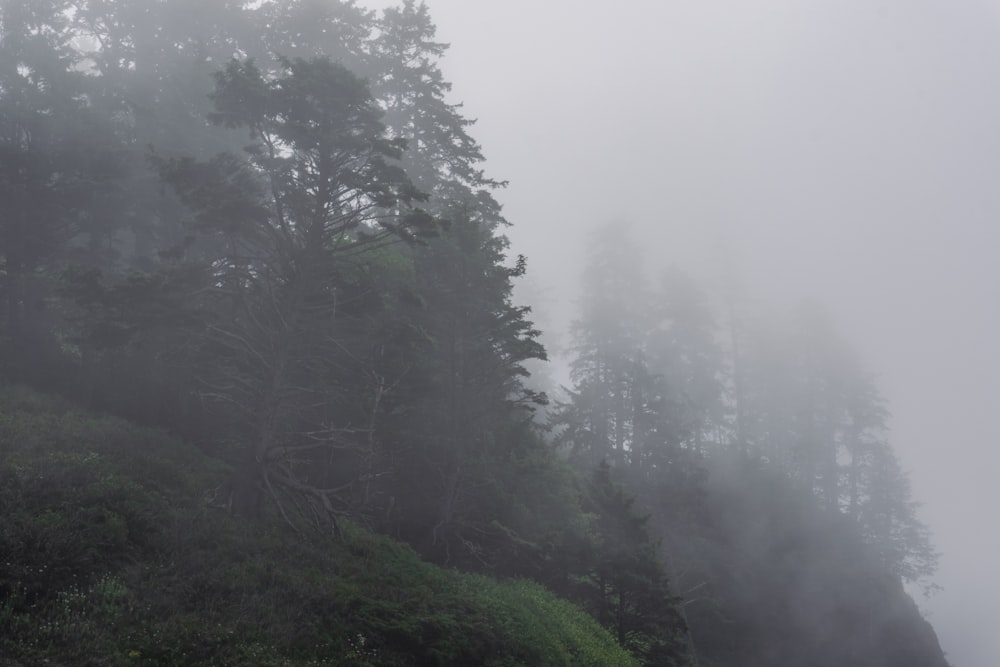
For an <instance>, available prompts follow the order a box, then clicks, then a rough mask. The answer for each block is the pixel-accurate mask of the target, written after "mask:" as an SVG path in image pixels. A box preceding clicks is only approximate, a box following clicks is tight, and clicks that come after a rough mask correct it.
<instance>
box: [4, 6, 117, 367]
mask: <svg viewBox="0 0 1000 667" xmlns="http://www.w3.org/2000/svg"><path fill="white" fill-rule="evenodd" d="M67 11H68V7H67V4H66V3H64V2H37V3H7V4H5V5H4V6H3V8H2V9H0V56H2V57H0V300H2V303H3V313H2V316H0V317H2V319H0V335H2V336H3V337H4V338H5V339H6V341H5V342H6V343H7V345H6V350H5V351H6V352H8V353H9V354H7V355H5V356H6V357H7V362H8V363H11V364H14V365H16V366H20V365H22V364H23V366H24V368H23V369H24V370H26V369H31V368H32V366H34V371H33V372H35V373H37V372H38V366H37V364H38V363H39V361H40V358H39V354H41V353H42V350H41V348H44V347H46V346H47V347H48V348H49V349H50V350H55V349H58V344H59V343H58V341H57V340H55V338H54V335H53V334H54V333H55V332H57V330H58V327H57V324H59V323H60V322H59V316H58V313H57V312H56V311H57V309H56V308H54V304H53V300H54V299H53V297H54V286H55V284H56V279H57V276H58V271H59V269H60V268H61V267H62V266H63V265H65V263H66V262H68V261H70V260H71V259H73V258H75V257H76V256H79V255H82V254H86V253H87V252H88V250H94V248H93V247H92V246H93V244H92V243H90V242H88V236H89V237H90V241H93V240H94V239H96V238H98V232H97V229H98V228H99V227H100V226H101V224H102V223H103V222H104V220H103V217H102V216H101V213H102V206H101V200H102V199H103V198H108V197H111V198H113V191H114V186H113V184H112V180H113V179H114V178H116V177H118V176H120V175H121V173H122V166H123V165H122V161H121V159H120V148H121V144H120V142H119V141H118V137H117V136H116V134H115V131H114V129H115V128H114V127H113V125H112V123H111V122H110V121H109V120H108V119H106V118H103V117H102V116H101V114H100V113H98V112H97V111H96V110H95V108H94V106H93V102H94V99H95V92H96V88H95V86H94V85H93V82H92V81H91V80H90V79H89V78H88V77H86V76H85V75H84V74H83V73H82V72H81V71H79V69H80V65H81V59H80V56H79V54H77V53H76V52H75V51H74V50H73V48H72V45H71V38H72V34H71V33H70V32H69V31H68V28H67V23H68V19H67V18H66V12H67Z"/></svg>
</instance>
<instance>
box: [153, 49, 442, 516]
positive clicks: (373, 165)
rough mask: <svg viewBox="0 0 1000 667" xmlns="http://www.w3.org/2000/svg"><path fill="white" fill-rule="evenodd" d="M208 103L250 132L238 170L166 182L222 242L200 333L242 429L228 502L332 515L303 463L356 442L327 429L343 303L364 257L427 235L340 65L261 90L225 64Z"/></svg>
mask: <svg viewBox="0 0 1000 667" xmlns="http://www.w3.org/2000/svg"><path fill="white" fill-rule="evenodd" d="M214 101H215V105H216V109H217V111H216V112H215V114H214V115H213V116H212V118H213V120H214V121H215V122H217V123H220V124H225V125H227V126H229V127H245V128H248V129H249V132H250V137H251V140H252V141H253V143H252V144H251V145H250V146H249V147H248V149H247V159H246V160H245V161H243V160H239V159H236V158H235V157H233V156H229V155H220V156H219V157H217V158H214V159H213V160H211V161H209V162H204V163H199V162H195V161H192V160H172V161H168V162H165V163H164V164H163V165H162V169H163V173H164V175H165V177H166V178H167V179H168V180H169V181H170V182H171V183H172V184H173V185H174V187H175V189H176V190H177V192H178V193H179V194H180V195H181V197H182V198H183V199H184V200H185V201H186V202H187V203H188V205H189V206H191V207H192V208H193V209H194V210H195V212H196V214H197V217H198V220H199V221H200V224H201V225H202V226H203V227H205V228H207V229H208V230H210V231H211V232H212V233H215V234H219V235H222V236H224V237H227V238H228V239H229V241H230V242H229V244H228V248H229V252H228V254H227V255H225V256H224V257H220V258H219V259H217V260H216V261H215V262H213V264H212V265H211V266H210V267H209V268H210V271H211V275H212V277H211V279H210V282H209V284H208V285H206V286H205V288H204V289H205V291H206V296H207V298H209V299H210V300H211V302H212V304H213V309H214V311H215V312H216V313H220V314H221V315H222V316H221V317H219V318H217V319H215V320H213V321H211V322H209V323H207V326H206V328H205V332H206V333H205V336H204V346H203V349H204V351H205V352H206V353H207V355H208V356H207V359H206V360H208V359H210V360H211V361H208V362H207V365H206V366H205V372H204V373H203V374H202V379H203V381H204V382H205V384H206V387H207V388H208V395H210V396H213V397H215V398H217V399H219V400H221V401H223V402H224V403H226V404H228V405H229V406H231V407H232V408H234V409H235V410H236V413H237V414H238V415H241V417H242V419H243V423H245V424H246V430H247V432H246V433H244V434H243V436H242V437H243V438H244V440H243V442H245V443H246V444H245V445H244V446H243V448H242V451H241V453H240V458H241V468H240V472H239V476H238V477H237V478H235V479H234V483H233V485H232V486H231V488H230V489H229V491H230V492H231V494H232V502H233V503H234V504H235V505H237V506H238V508H239V509H240V510H242V511H251V512H252V511H254V508H255V507H256V506H257V505H258V503H259V498H260V496H261V494H262V493H264V492H265V491H266V492H267V493H269V494H270V495H271V497H272V498H273V499H274V500H275V501H277V502H278V505H279V508H282V509H283V508H284V507H285V505H286V504H287V503H289V502H290V503H292V504H294V503H295V502H296V501H302V500H304V501H307V502H308V503H309V506H310V507H311V508H312V509H313V511H314V512H315V514H316V516H318V517H319V516H323V515H325V514H330V513H334V512H335V511H336V510H337V508H336V507H335V503H336V502H339V501H340V500H341V499H340V498H339V497H338V496H337V491H336V490H335V489H333V488H329V487H324V486H320V485H318V484H316V483H315V480H314V479H313V478H312V477H311V476H310V464H311V463H314V462H315V461H316V460H317V457H320V456H322V454H321V453H322V452H330V451H331V450H333V451H335V450H337V449H341V448H351V447H355V446H356V445H357V443H356V439H355V438H354V437H353V436H354V435H356V434H355V433H354V429H352V428H347V427H345V425H343V424H339V423H337V422H336V419H335V416H336V414H337V410H336V402H337V400H338V396H340V395H342V394H345V393H349V389H348V388H346V387H343V386H342V385H340V383H339V382H338V380H337V378H338V375H339V374H340V365H341V364H342V363H344V359H345V345H344V341H343V340H342V339H341V336H342V335H345V332H346V331H349V328H345V326H344V322H343V319H344V318H345V313H348V312H349V311H350V308H351V305H350V304H349V303H348V304H345V303H344V302H343V301H342V299H343V298H344V296H345V293H346V294H350V292H351V285H352V284H353V283H354V281H353V278H352V273H353V272H354V271H355V270H356V267H357V266H358V265H359V263H363V258H362V255H363V254H364V253H365V252H367V251H369V250H371V249H373V248H376V247H379V246H381V245H383V244H385V243H386V242H390V241H392V240H394V239H400V238H402V239H406V240H410V241H413V240H416V239H417V238H418V237H419V236H420V235H421V234H425V233H430V232H432V230H433V227H434V222H433V220H432V219H431V218H430V216H428V215H427V214H425V213H423V212H422V211H421V210H420V209H418V208H412V206H413V205H414V204H416V203H417V202H419V201H420V200H421V199H422V198H423V196H422V195H421V194H420V193H419V192H418V191H417V190H416V189H415V188H414V187H413V186H412V184H411V183H410V181H409V179H408V178H407V177H406V174H405V173H404V172H403V170H402V169H401V168H400V167H399V166H397V165H396V164H395V163H394V161H395V160H397V159H398V158H399V156H400V154H401V151H402V148H403V143H402V142H401V141H394V140H391V139H389V138H388V137H386V135H385V129H384V126H383V125H382V123H381V122H380V120H379V119H380V116H381V112H380V110H379V109H378V107H377V105H376V104H375V102H374V101H373V99H372V98H371V95H370V93H369V91H368V89H367V87H366V85H365V84H364V82H362V81H361V80H360V79H358V78H357V77H356V76H354V75H353V74H351V73H350V72H348V71H347V70H346V69H345V68H343V67H342V66H340V65H336V64H334V63H331V62H330V61H329V60H326V59H316V60H309V61H306V60H294V61H285V62H284V63H283V70H282V71H279V72H275V73H274V74H273V75H272V76H267V77H266V76H265V75H264V73H263V72H261V70H259V69H258V68H257V67H256V65H254V64H253V63H252V62H250V61H245V62H238V61H233V62H231V63H230V64H229V65H228V66H227V67H226V68H225V70H223V71H222V72H220V73H219V74H218V76H217V88H216V92H215V93H214ZM346 358H350V354H348V355H347V356H346ZM326 456H329V453H327V454H326ZM283 494H284V496H283Z"/></svg>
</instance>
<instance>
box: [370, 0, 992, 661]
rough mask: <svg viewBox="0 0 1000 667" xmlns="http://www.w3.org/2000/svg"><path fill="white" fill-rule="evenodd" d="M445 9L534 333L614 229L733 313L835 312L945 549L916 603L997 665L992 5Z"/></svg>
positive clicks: (950, 642) (462, 96) (975, 656)
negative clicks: (594, 238)
mask: <svg viewBox="0 0 1000 667" xmlns="http://www.w3.org/2000/svg"><path fill="white" fill-rule="evenodd" d="M380 4H381V3H372V5H373V6H378V5H380ZM428 6H429V7H430V9H431V11H432V13H433V16H434V18H435V22H436V24H437V26H438V29H439V33H438V35H439V37H440V39H441V40H442V41H444V42H448V43H450V44H451V48H450V50H449V55H448V56H447V60H446V63H447V70H448V72H449V74H450V76H451V77H452V81H453V82H454V86H455V87H454V91H453V97H454V99H455V100H456V101H458V100H460V101H463V102H464V103H465V107H464V108H465V111H466V112H467V113H468V114H469V115H470V116H471V117H473V118H478V119H479V122H478V124H477V125H476V127H475V131H476V134H477V137H478V138H479V139H480V141H481V142H482V143H483V145H484V150H485V153H486V155H487V157H488V159H489V163H490V168H491V173H493V174H494V175H495V176H496V177H498V178H504V179H510V181H511V184H510V186H509V187H508V188H507V190H506V191H505V192H502V193H501V194H500V196H499V199H500V200H501V202H502V203H503V204H504V206H505V208H504V212H505V214H506V216H507V218H508V219H510V220H511V221H512V222H513V223H514V227H513V228H512V229H511V230H510V234H509V235H510V236H511V238H512V240H513V242H514V250H515V251H517V252H524V253H525V254H526V255H528V259H529V275H530V276H532V280H533V281H534V284H533V285H532V289H531V292H533V293H536V294H537V293H541V294H543V295H544V298H543V299H541V300H539V301H538V304H537V305H536V310H538V311H539V312H538V313H537V318H538V319H539V320H540V321H541V322H542V323H544V324H549V323H553V324H555V325H556V326H557V328H561V329H564V328H565V323H566V322H567V321H568V319H570V318H571V317H572V316H573V308H572V303H573V299H574V298H576V297H577V296H578V292H577V290H576V288H575V282H576V280H577V279H578V278H579V276H580V275H581V273H582V272H583V271H584V270H585V267H584V266H582V264H581V263H580V262H579V260H578V259H577V258H580V257H582V256H583V253H582V252H581V251H580V249H581V248H582V247H583V245H584V239H585V238H586V236H587V234H586V231H587V230H588V229H590V228H591V227H592V226H594V225H596V224H601V223H607V222H628V223H630V224H631V226H632V229H633V232H634V234H635V235H636V236H637V237H639V238H640V239H641V245H642V246H643V247H644V248H645V249H646V251H647V253H648V256H647V263H657V262H659V263H662V264H673V263H676V264H679V265H681V266H683V267H685V268H687V269H688V270H689V271H692V272H695V273H696V274H697V275H699V277H702V278H703V279H704V280H705V281H706V283H708V284H713V285H715V286H717V287H720V288H721V286H722V285H725V284H727V283H728V282H731V281H735V282H736V283H738V284H739V291H740V297H739V298H741V299H745V300H747V301H751V302H756V303H758V304H762V305H764V306H765V307H767V308H773V309H776V310H778V311H780V310H781V309H783V308H787V307H789V306H790V305H791V304H794V303H796V302H797V301H798V300H800V299H803V298H810V299H815V300H817V301H819V302H821V303H823V304H825V305H826V306H827V307H828V308H829V309H830V310H831V311H832V313H833V314H834V317H835V319H836V320H837V321H838V323H839V325H840V326H841V328H842V330H843V332H844V334H845V335H846V336H847V337H848V338H849V339H850V340H851V341H852V342H853V343H854V344H855V345H856V346H857V347H858V348H859V350H860V353H861V355H862V356H863V359H864V362H865V364H866V365H867V367H868V368H869V369H870V370H871V371H872V372H874V373H876V374H877V378H878V379H877V381H878V384H879V386H880V387H881V389H882V391H883V393H884V394H885V396H886V397H887V398H888V400H889V402H890V408H891V412H892V415H893V418H892V423H891V427H892V434H891V440H892V442H893V443H894V446H895V447H896V449H897V451H898V452H899V454H900V457H901V459H902V461H903V463H904V466H905V467H906V468H907V469H909V470H910V471H911V476H912V479H913V483H914V495H915V497H916V498H917V500H919V501H920V502H921V503H922V504H923V507H922V508H921V511H920V514H921V516H922V517H923V518H924V520H925V521H927V522H928V523H929V524H930V527H931V529H932V531H933V534H934V538H935V543H936V545H937V546H938V547H939V549H940V550H941V552H942V554H943V555H942V558H941V569H940V572H939V574H938V575H937V577H936V581H937V582H938V583H939V584H940V585H941V587H942V589H943V590H941V591H940V592H937V593H936V594H934V595H932V596H931V597H929V598H926V599H925V598H921V597H920V596H918V601H919V603H920V605H921V607H922V608H924V609H925V610H927V611H928V612H929V615H930V619H931V621H932V622H933V623H934V625H935V628H936V629H937V630H938V632H939V635H940V636H941V641H942V644H943V646H944V648H945V650H946V652H947V654H948V655H949V657H950V659H951V660H952V661H953V662H954V664H955V665H960V666H966V667H975V666H978V665H982V666H986V665H991V664H995V663H996V662H997V661H1000V645H998V644H997V643H996V639H995V633H994V632H992V630H991V627H992V618H993V616H994V614H992V613H991V611H990V610H991V609H992V608H993V607H994V606H995V601H996V600H997V599H998V597H1000V589H998V584H997V578H996V577H995V574H994V572H993V569H994V563H995V561H996V558H997V554H998V552H1000V535H998V534H997V531H996V529H995V526H994V525H993V524H994V523H995V522H993V521H992V520H991V519H990V518H989V517H990V516H991V514H990V512H991V510H992V508H995V507H996V506H997V504H998V498H997V496H996V493H995V491H994V489H995V486H996V485H995V484H994V480H995V478H996V475H997V474H998V472H1000V455H998V453H997V449H996V447H995V446H994V443H996V442H997V441H998V438H1000V431H998V428H997V426H996V423H995V420H993V419H992V417H991V415H992V412H993V407H994V404H995V401H996V396H997V395H998V391H1000V387H998V382H1000V380H998V377H1000V374H998V371H1000V357H998V353H997V347H996V344H995V341H996V340H997V337H998V334H1000V331H998V329H1000V321H998V316H997V306H996V303H997V290H998V279H1000V277H998V274H997V270H996V266H995V265H996V260H995V253H996V246H997V242H998V240H997V237H996V231H995V229H996V220H997V217H998V214H1000V191H998V190H997V189H996V188H995V187H993V182H994V180H995V178H996V174H997V173H998V170H1000V125H998V123H997V121H996V119H997V118H998V117H1000V95H998V93H997V86H998V82H1000V47H998V46H997V44H998V43H1000V41H998V39H997V37H998V35H1000V9H998V7H997V6H996V4H995V3H989V2H976V1H967V2H957V3H934V2H924V1H919V2H901V1H893V0H889V1H881V2H860V1H852V2H847V3H801V2H792V1H785V2H781V1H777V0H770V1H768V2H764V3H737V2H724V3H709V4H705V3H680V2H665V3H654V2H626V3H604V4H599V3H587V4H586V5H580V4H578V3H570V2H547V3H529V2H506V3H502V4H490V3H483V2H459V1H454V0H453V1H449V0H430V1H429V2H428ZM564 343H565V339H564Z"/></svg>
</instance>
